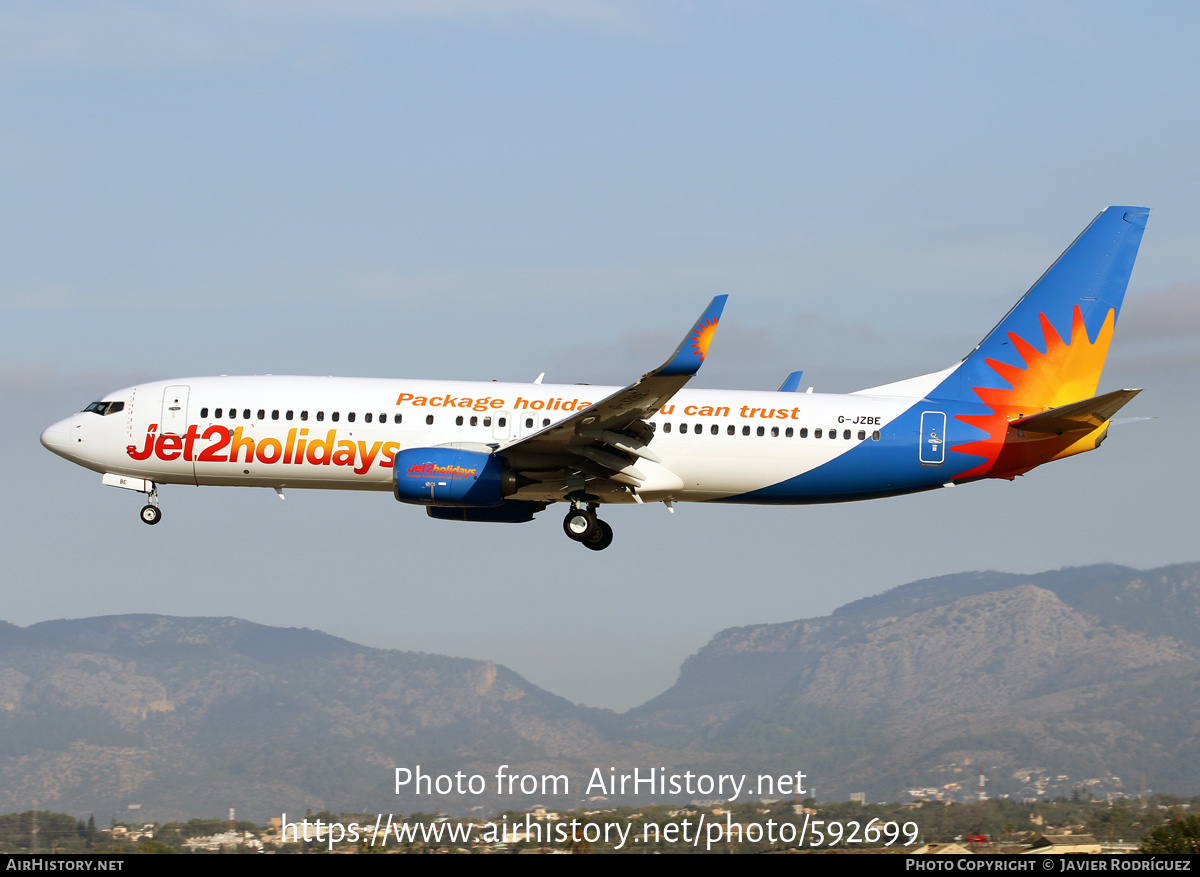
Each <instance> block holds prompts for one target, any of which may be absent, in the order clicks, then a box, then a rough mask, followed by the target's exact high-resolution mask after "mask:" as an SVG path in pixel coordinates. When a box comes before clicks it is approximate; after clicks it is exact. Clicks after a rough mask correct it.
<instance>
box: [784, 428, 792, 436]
mask: <svg viewBox="0 0 1200 877" xmlns="http://www.w3.org/2000/svg"><path fill="white" fill-rule="evenodd" d="M783 435H784V437H785V438H791V437H792V428H791V427H790V426H789V427H788V428H787V431H786V432H784V434H783Z"/></svg>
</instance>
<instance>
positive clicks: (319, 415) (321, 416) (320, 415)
mask: <svg viewBox="0 0 1200 877" xmlns="http://www.w3.org/2000/svg"><path fill="white" fill-rule="evenodd" d="M324 419H325V412H324V411H318V412H317V423H320V422H321V421H322V420H324Z"/></svg>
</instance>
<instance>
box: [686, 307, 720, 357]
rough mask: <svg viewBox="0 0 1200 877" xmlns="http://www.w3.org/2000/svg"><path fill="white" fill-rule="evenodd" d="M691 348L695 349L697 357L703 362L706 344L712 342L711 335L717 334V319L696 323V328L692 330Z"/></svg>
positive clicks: (706, 349) (706, 353) (705, 354)
mask: <svg viewBox="0 0 1200 877" xmlns="http://www.w3.org/2000/svg"><path fill="white" fill-rule="evenodd" d="M692 332H693V333H694V334H693V335H692V349H693V350H695V351H696V356H697V358H698V359H699V360H700V361H701V362H704V357H706V356H708V346H709V345H710V344H712V340H713V335H715V334H717V321H716V320H714V319H711V318H709V319H707V320H705V321H703V322H701V323H697V324H696V328H694V329H693V330H692Z"/></svg>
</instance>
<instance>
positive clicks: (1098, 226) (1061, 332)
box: [934, 207, 1148, 411]
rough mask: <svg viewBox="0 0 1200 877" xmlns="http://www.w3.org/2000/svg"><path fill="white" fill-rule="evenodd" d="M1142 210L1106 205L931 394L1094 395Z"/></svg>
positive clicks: (1047, 404)
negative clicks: (993, 392)
mask: <svg viewBox="0 0 1200 877" xmlns="http://www.w3.org/2000/svg"><path fill="white" fill-rule="evenodd" d="M1147 215H1148V211H1147V210H1146V209H1145V208H1143V207H1109V208H1108V209H1107V210H1105V211H1104V212H1103V213H1101V214H1100V215H1099V216H1097V217H1096V218H1095V219H1094V220H1093V221H1092V224H1091V225H1089V226H1088V227H1087V228H1086V229H1084V232H1083V234H1081V235H1080V236H1079V237H1078V238H1076V239H1075V242H1074V243H1073V244H1071V246H1070V247H1068V248H1067V250H1066V252H1064V253H1063V254H1062V255H1061V256H1059V257H1058V261H1056V262H1055V263H1054V264H1053V265H1051V266H1050V268H1049V270H1047V271H1046V273H1045V274H1043V275H1042V277H1041V279H1040V280H1038V282H1037V283H1035V284H1034V285H1033V287H1032V288H1031V289H1030V290H1029V291H1028V292H1027V293H1025V295H1024V296H1023V297H1022V298H1021V300H1020V301H1019V302H1017V304H1016V306H1015V307H1014V308H1013V309H1012V310H1011V311H1009V312H1008V314H1007V315H1006V316H1005V317H1004V319H1003V320H1001V321H1000V323H999V324H998V325H997V326H996V328H994V329H993V330H992V331H991V332H990V333H989V334H988V336H987V337H986V338H984V339H983V341H981V342H980V343H979V345H978V346H977V347H976V348H975V350H973V351H972V352H971V353H970V355H968V356H967V358H966V359H965V360H963V363H962V365H960V366H959V368H958V369H956V370H955V371H954V373H953V375H952V376H950V377H949V378H948V379H947V380H946V381H944V382H943V383H942V384H941V385H940V386H939V387H938V389H937V390H936V391H935V393H934V395H937V396H940V397H943V398H944V397H947V396H949V397H952V398H960V399H971V400H975V399H980V400H982V401H984V402H989V399H988V398H987V397H988V396H990V395H993V394H991V393H989V391H1004V393H1005V398H1006V402H1007V403H1008V404H1009V405H1016V406H1017V407H1024V408H1025V409H1026V410H1034V411H1036V410H1043V409H1046V408H1053V407H1057V406H1059V405H1065V404H1068V403H1070V402H1077V401H1079V400H1081V399H1087V398H1089V397H1091V396H1094V395H1095V393H1096V387H1097V385H1098V384H1099V382H1100V374H1101V371H1102V370H1103V368H1104V359H1105V356H1106V355H1107V353H1108V345H1109V342H1110V341H1111V339H1112V332H1113V327H1114V326H1115V325H1116V321H1117V315H1118V314H1119V313H1120V311H1121V302H1122V301H1123V299H1124V298H1125V289H1126V287H1127V286H1128V285H1129V275H1130V273H1131V272H1132V271H1133V262H1134V259H1135V258H1137V252H1138V246H1139V245H1140V244H1141V240H1142V232H1143V231H1144V230H1145V227H1146V217H1147Z"/></svg>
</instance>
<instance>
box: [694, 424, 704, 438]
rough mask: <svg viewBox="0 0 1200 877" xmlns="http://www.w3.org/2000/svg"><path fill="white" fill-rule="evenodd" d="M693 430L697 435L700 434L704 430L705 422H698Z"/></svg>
mask: <svg viewBox="0 0 1200 877" xmlns="http://www.w3.org/2000/svg"><path fill="white" fill-rule="evenodd" d="M692 432H694V433H695V434H696V435H700V433H702V432H704V424H703V423H697V424H696V425H695V426H693V427H692Z"/></svg>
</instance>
